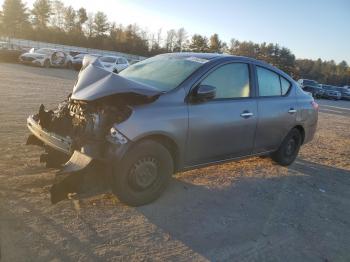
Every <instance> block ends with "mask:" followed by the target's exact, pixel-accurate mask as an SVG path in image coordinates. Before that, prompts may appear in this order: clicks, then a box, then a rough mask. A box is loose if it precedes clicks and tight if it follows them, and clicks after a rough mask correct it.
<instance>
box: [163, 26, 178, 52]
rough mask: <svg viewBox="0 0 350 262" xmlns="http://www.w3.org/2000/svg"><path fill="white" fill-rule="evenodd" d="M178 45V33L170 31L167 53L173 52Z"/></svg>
mask: <svg viewBox="0 0 350 262" xmlns="http://www.w3.org/2000/svg"><path fill="white" fill-rule="evenodd" d="M175 43H176V31H175V30H174V29H170V30H169V31H168V32H167V37H166V43H165V48H166V50H167V52H173V51H174V48H175Z"/></svg>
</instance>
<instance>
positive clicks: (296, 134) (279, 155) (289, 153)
mask: <svg viewBox="0 0 350 262" xmlns="http://www.w3.org/2000/svg"><path fill="white" fill-rule="evenodd" d="M301 140H302V137H301V134H300V131H299V130H298V129H296V128H293V129H292V130H291V131H290V132H289V134H288V135H287V136H286V137H285V139H284V140H283V142H282V144H281V145H280V147H279V149H278V150H277V151H276V152H274V153H273V154H272V159H273V160H274V161H275V162H277V163H278V164H280V165H282V166H289V165H290V164H292V163H293V162H294V160H295V158H296V157H297V155H298V153H299V149H300V146H301Z"/></svg>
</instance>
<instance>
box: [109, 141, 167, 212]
mask: <svg viewBox="0 0 350 262" xmlns="http://www.w3.org/2000/svg"><path fill="white" fill-rule="evenodd" d="M173 170H174V166H173V159H172V157H171V155H170V153H169V151H168V150H167V149H166V148H165V147H164V146H163V145H161V144H159V143H157V142H155V141H152V140H145V141H142V142H140V143H139V144H136V145H135V146H134V147H132V148H131V149H130V150H129V152H127V153H126V155H125V156H124V157H123V159H122V160H121V161H120V162H119V163H118V164H115V165H114V166H113V179H112V181H113V183H112V184H113V185H112V190H113V193H114V194H115V195H116V196H117V197H118V198H119V200H120V201H122V202H124V203H126V204H128V205H131V206H140V205H145V204H148V203H150V202H152V201H154V200H155V199H157V198H158V197H159V196H160V195H161V194H162V192H163V191H164V189H165V188H166V186H167V185H168V182H169V179H170V177H171V175H172V174H173Z"/></svg>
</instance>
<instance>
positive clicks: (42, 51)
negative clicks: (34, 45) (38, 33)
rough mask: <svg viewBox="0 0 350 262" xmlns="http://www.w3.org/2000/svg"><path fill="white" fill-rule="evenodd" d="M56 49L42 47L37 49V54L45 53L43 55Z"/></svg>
mask: <svg viewBox="0 0 350 262" xmlns="http://www.w3.org/2000/svg"><path fill="white" fill-rule="evenodd" d="M53 52H54V51H53V50H51V49H46V48H40V49H38V50H36V51H35V53H37V54H43V55H49V54H51V53H53Z"/></svg>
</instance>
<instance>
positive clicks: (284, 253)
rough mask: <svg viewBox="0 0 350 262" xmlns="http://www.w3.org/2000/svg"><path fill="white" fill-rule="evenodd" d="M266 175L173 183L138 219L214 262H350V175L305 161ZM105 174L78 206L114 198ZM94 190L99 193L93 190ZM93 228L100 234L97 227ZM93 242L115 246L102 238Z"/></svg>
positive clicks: (115, 236) (94, 179)
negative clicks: (212, 183) (217, 184)
mask: <svg viewBox="0 0 350 262" xmlns="http://www.w3.org/2000/svg"><path fill="white" fill-rule="evenodd" d="M237 164H239V163H237ZM281 170H282V169H281ZM283 170H284V171H286V169H283ZM196 172H198V173H200V172H201V169H200V170H198V171H196ZM232 172H235V171H232ZM261 172H262V173H265V175H263V174H262V175H259V173H258V171H257V173H256V174H255V175H254V176H253V177H252V176H244V175H243V176H239V177H238V178H237V179H236V180H234V181H233V182H232V183H230V184H229V185H225V186H222V187H207V186H204V185H195V184H192V183H188V182H184V181H181V180H180V179H172V181H171V183H170V186H169V188H168V189H167V190H166V191H165V193H164V194H163V195H162V196H161V198H160V199H158V200H157V201H155V202H154V203H152V204H149V205H146V206H142V207H138V208H136V209H135V211H137V212H139V213H141V214H142V215H143V216H144V217H145V218H146V219H147V221H148V222H149V223H151V224H153V225H155V226H156V228H158V229H159V230H160V231H161V232H163V233H165V234H167V235H168V236H169V239H171V240H175V241H179V242H181V243H182V244H183V245H185V246H187V247H188V248H189V249H191V250H193V251H194V252H196V253H198V254H200V255H201V256H203V257H204V258H206V259H208V260H214V261H215V260H216V261H217V260H228V261H262V260H263V261H264V260H265V261H266V260H268V261H271V260H277V261H281V260H282V261H305V260H307V261H327V260H329V261H333V260H336V261H337V260H344V261H346V260H347V259H349V258H350V257H349V254H348V245H349V237H348V236H349V235H350V226H349V225H350V220H344V218H346V217H350V206H349V201H348V199H349V198H350V192H349V190H348V188H349V186H350V171H348V170H344V169H339V168H334V167H329V166H325V165H321V164H317V163H314V162H310V161H306V160H302V159H298V160H297V161H296V162H295V163H294V164H293V165H291V166H290V167H289V168H288V170H287V171H286V172H283V174H282V171H281V174H275V175H274V176H266V170H264V169H261ZM278 172H279V171H278ZM100 174H101V173H99V174H96V176H95V177H90V178H89V180H88V183H87V184H90V185H91V186H96V185H97V184H99V187H98V189H96V190H95V191H89V190H87V191H89V192H88V193H83V194H82V195H80V196H78V199H81V200H83V199H84V198H90V197H91V196H94V195H98V194H101V193H106V192H110V190H109V189H108V186H107V185H106V184H105V183H101V181H103V180H102V179H101V177H100ZM85 181H86V180H85ZM46 182H48V183H49V181H48V180H47V181H46ZM27 186H28V185H27ZM88 188H91V187H89V186H88V185H87V187H86V189H88ZM96 208H98V206H97V207H96ZM111 208H112V209H113V206H111ZM119 208H120V205H119V204H118V205H117V206H116V207H115V208H114V209H115V211H113V212H119V211H118V209H119ZM81 218H83V217H81ZM89 223H90V224H91V223H93V222H89ZM90 227H91V231H93V228H94V226H93V224H91V225H90ZM130 230H132V229H130ZM105 237H108V239H110V240H113V239H118V237H120V236H119V235H118V232H109V233H108V236H105ZM90 241H91V243H95V242H96V241H97V242H100V241H101V242H105V241H107V240H106V239H105V238H104V237H102V236H101V237H100V238H96V239H90V240H89V242H90ZM110 256H111V257H113V254H110Z"/></svg>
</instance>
